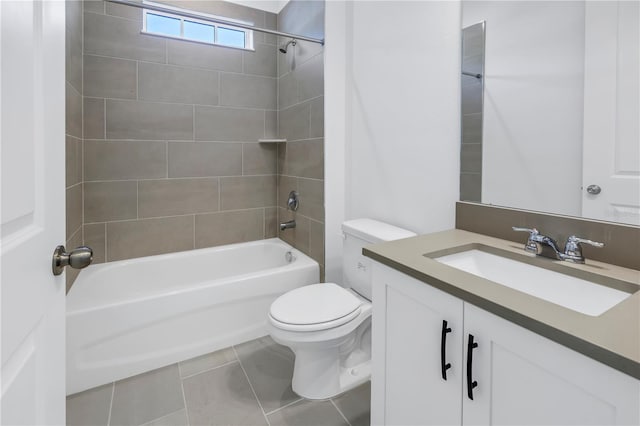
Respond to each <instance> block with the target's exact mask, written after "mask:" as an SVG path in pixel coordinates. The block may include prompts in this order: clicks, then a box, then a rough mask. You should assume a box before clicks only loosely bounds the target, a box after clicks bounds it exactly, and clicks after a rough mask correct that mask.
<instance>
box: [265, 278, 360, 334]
mask: <svg viewBox="0 0 640 426" xmlns="http://www.w3.org/2000/svg"><path fill="white" fill-rule="evenodd" d="M361 303H362V302H361V300H360V299H358V298H357V297H356V296H355V295H354V294H352V293H351V292H349V291H348V290H345V289H344V288H342V287H340V286H339V285H336V284H334V283H325V284H312V285H307V286H304V287H300V288H297V289H295V290H291V291H290V292H288V293H285V294H283V295H282V296H280V297H278V298H277V299H276V300H275V301H274V302H273V303H272V304H271V309H270V310H269V315H270V316H271V318H272V319H274V320H276V321H277V322H278V323H280V324H276V325H281V326H282V327H281V328H284V329H292V330H309V331H311V330H323V329H327V328H332V327H337V326H339V325H342V324H344V323H347V322H349V321H351V320H352V319H353V318H355V317H356V316H357V315H358V313H359V312H360V305H361Z"/></svg>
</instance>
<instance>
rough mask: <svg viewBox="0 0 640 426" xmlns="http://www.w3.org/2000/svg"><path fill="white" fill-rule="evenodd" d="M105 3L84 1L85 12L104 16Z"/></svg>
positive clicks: (95, 0)
mask: <svg viewBox="0 0 640 426" xmlns="http://www.w3.org/2000/svg"><path fill="white" fill-rule="evenodd" d="M104 3H105V2H104V1H102V0H84V1H83V2H82V4H83V6H84V11H85V12H91V13H98V14H101V15H104Z"/></svg>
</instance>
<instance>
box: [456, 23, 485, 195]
mask: <svg viewBox="0 0 640 426" xmlns="http://www.w3.org/2000/svg"><path fill="white" fill-rule="evenodd" d="M462 70H463V71H466V72H469V73H473V74H483V73H484V23H478V24H474V25H471V26H468V27H466V28H464V29H463V30H462ZM461 80H462V91H461V97H462V123H461V126H462V146H461V150H460V200H464V201H477V202H480V201H482V118H483V107H482V105H483V88H484V80H483V78H480V79H478V78H476V77H472V76H468V75H462V76H461Z"/></svg>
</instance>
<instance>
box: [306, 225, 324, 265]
mask: <svg viewBox="0 0 640 426" xmlns="http://www.w3.org/2000/svg"><path fill="white" fill-rule="evenodd" d="M309 256H311V258H312V259H313V260H315V261H316V262H318V263H319V264H321V265H324V224H322V223H320V222H316V221H315V220H310V221H309Z"/></svg>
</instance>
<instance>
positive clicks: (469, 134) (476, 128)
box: [462, 113, 482, 143]
mask: <svg viewBox="0 0 640 426" xmlns="http://www.w3.org/2000/svg"><path fill="white" fill-rule="evenodd" d="M462 143H482V113H476V114H467V115H463V116H462Z"/></svg>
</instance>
